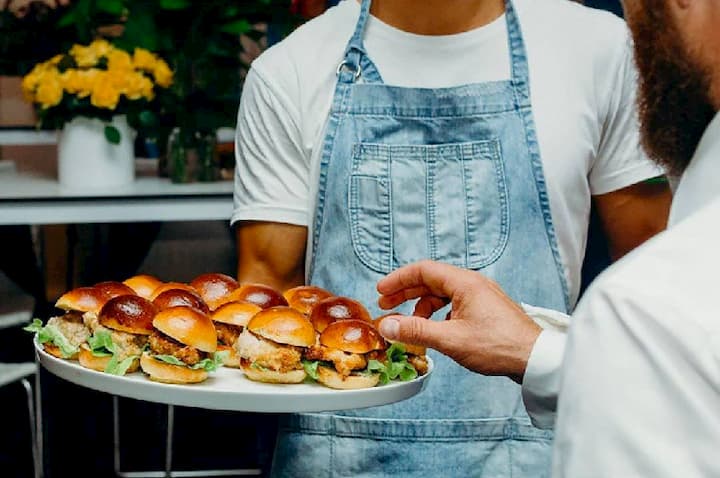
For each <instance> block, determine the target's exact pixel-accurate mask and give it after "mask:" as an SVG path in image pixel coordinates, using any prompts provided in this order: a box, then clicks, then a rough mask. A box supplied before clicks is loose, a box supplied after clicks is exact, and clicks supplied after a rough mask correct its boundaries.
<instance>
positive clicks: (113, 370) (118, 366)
mask: <svg viewBox="0 0 720 478" xmlns="http://www.w3.org/2000/svg"><path fill="white" fill-rule="evenodd" d="M137 358H138V356H137V355H133V356H131V357H127V358H126V359H123V360H122V361H119V362H118V359H117V355H113V357H112V358H111V359H110V362H108V364H107V366H106V367H105V373H109V374H112V375H125V374H126V373H127V371H128V369H129V368H130V366H131V365H132V364H133V362H134V361H135V360H136V359H137Z"/></svg>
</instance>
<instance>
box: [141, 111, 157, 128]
mask: <svg viewBox="0 0 720 478" xmlns="http://www.w3.org/2000/svg"><path fill="white" fill-rule="evenodd" d="M138 121H139V123H140V126H142V127H145V128H153V127H155V126H157V124H158V117H157V115H156V114H155V113H153V112H152V111H150V110H142V111H141V112H140V114H139V115H138Z"/></svg>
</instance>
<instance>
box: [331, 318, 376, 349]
mask: <svg viewBox="0 0 720 478" xmlns="http://www.w3.org/2000/svg"><path fill="white" fill-rule="evenodd" d="M320 343H321V344H322V345H324V346H326V347H329V348H331V349H337V350H342V351H343V352H350V353H353V354H365V353H368V352H371V351H373V350H384V349H385V340H384V339H383V338H382V336H381V335H380V332H378V331H377V329H375V327H373V326H372V324H371V323H370V322H365V321H364V320H339V321H337V322H333V323H332V324H330V325H328V326H327V327H326V328H325V330H323V332H322V334H320Z"/></svg>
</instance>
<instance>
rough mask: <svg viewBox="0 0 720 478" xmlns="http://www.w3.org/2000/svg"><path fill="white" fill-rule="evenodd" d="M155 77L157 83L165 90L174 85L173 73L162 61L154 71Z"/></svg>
mask: <svg viewBox="0 0 720 478" xmlns="http://www.w3.org/2000/svg"><path fill="white" fill-rule="evenodd" d="M153 77H154V78H155V83H157V84H158V85H159V86H161V87H163V88H167V87H168V86H170V85H171V84H172V81H173V72H172V70H171V69H170V67H169V66H168V65H167V63H165V62H164V61H162V60H160V61H158V62H157V64H156V65H155V69H153Z"/></svg>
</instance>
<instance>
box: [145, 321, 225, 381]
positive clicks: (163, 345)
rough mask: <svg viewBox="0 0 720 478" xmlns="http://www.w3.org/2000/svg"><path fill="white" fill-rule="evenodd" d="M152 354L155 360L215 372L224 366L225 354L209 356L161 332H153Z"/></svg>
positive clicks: (151, 337)
mask: <svg viewBox="0 0 720 478" xmlns="http://www.w3.org/2000/svg"><path fill="white" fill-rule="evenodd" d="M148 345H149V347H150V354H151V356H152V358H154V359H155V360H159V361H161V362H165V363H168V364H170V365H178V366H181V367H188V368H191V369H193V370H197V369H204V370H205V371H207V372H214V371H215V370H216V369H217V368H218V367H219V366H221V365H222V359H223V354H224V352H218V353H214V354H208V353H207V352H203V351H202V350H198V349H197V348H195V347H192V346H190V345H185V344H183V343H182V342H179V341H177V340H175V339H173V338H172V337H170V336H169V335H166V334H164V333H162V332H160V331H159V330H156V331H155V332H153V334H152V335H151V336H150V339H149V340H148Z"/></svg>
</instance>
